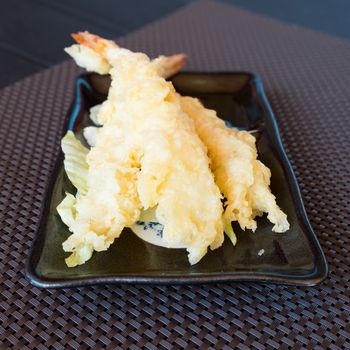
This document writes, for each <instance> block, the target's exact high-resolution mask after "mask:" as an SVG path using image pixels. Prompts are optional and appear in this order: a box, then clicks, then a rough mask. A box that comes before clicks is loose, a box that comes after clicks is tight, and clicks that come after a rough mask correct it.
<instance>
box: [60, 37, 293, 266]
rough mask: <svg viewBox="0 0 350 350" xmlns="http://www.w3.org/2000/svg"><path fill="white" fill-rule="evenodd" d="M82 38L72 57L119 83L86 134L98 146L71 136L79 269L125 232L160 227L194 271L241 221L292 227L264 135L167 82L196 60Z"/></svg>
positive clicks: (73, 245)
mask: <svg viewBox="0 0 350 350" xmlns="http://www.w3.org/2000/svg"><path fill="white" fill-rule="evenodd" d="M73 38H74V39H75V40H76V41H77V44H74V45H72V46H71V47H69V48H67V49H66V52H67V53H68V54H69V55H71V56H72V57H73V59H74V60H75V61H76V63H77V64H78V65H79V66H81V67H83V68H85V69H87V70H88V71H92V72H96V73H99V74H110V76H111V80H112V83H111V86H110V89H109V92H108V98H107V100H106V101H105V102H103V103H102V105H98V106H95V107H93V108H92V110H91V115H90V117H91V119H92V121H93V122H94V123H95V124H96V126H94V127H91V126H90V127H87V128H85V129H84V137H85V139H86V141H87V143H88V144H89V146H90V148H88V147H85V146H84V145H83V144H82V143H81V142H80V141H79V140H78V139H77V138H76V136H75V135H74V133H73V132H72V131H68V132H67V134H66V135H65V136H64V138H63V139H62V150H63V153H64V156H65V160H64V167H65V171H66V174H67V176H68V178H69V179H70V181H71V183H72V184H73V185H74V187H75V188H76V190H77V191H76V193H74V194H73V193H67V194H66V197H65V198H64V200H63V201H62V202H61V203H60V204H59V206H58V207H57V211H58V213H59V215H60V217H61V219H62V221H63V222H64V223H65V224H66V225H67V226H68V228H69V230H70V231H71V233H72V234H71V235H70V236H69V237H68V239H67V240H66V241H65V242H64V243H63V249H64V250H65V251H66V252H70V253H71V255H70V256H69V257H68V258H67V259H66V263H67V265H68V266H69V267H74V266H76V265H80V264H83V263H85V262H86V261H87V260H89V259H90V258H91V256H92V254H93V252H94V251H96V252H99V251H103V250H106V249H108V248H109V246H110V245H111V244H112V243H113V242H114V241H115V240H116V239H117V238H118V237H119V236H120V235H121V233H122V231H123V229H124V228H125V227H129V228H131V229H132V230H133V231H134V232H136V233H137V234H138V235H139V236H140V237H141V238H142V235H143V233H144V234H145V235H146V232H147V230H145V228H147V227H153V228H154V227H155V226H156V227H157V231H158V232H159V236H160V239H161V241H162V243H163V245H164V246H166V247H169V248H179V247H181V248H185V249H186V250H187V252H188V260H189V262H190V264H196V263H197V262H199V261H200V260H201V259H202V258H203V256H204V255H205V254H206V253H207V250H208V248H210V249H217V248H219V247H220V246H221V245H222V243H223V240H224V233H226V234H227V235H228V237H229V238H230V239H231V241H232V243H233V244H234V245H235V244H236V236H235V234H234V232H233V229H232V225H231V223H232V222H238V224H239V225H240V227H241V228H242V229H243V230H246V229H247V230H252V231H255V230H256V228H257V223H256V220H255V219H256V217H257V216H260V215H263V214H264V213H266V214H267V218H268V219H269V221H270V222H271V223H272V224H273V227H272V228H271V229H272V230H273V231H275V232H285V231H287V230H288V229H289V223H288V220H287V216H286V215H285V214H284V213H283V212H282V210H281V209H280V208H279V207H278V205H277V203H276V199H275V197H274V195H273V194H272V193H271V190H270V187H269V185H270V176H271V174H270V170H269V169H268V168H267V167H266V166H265V165H264V164H263V163H262V162H261V161H259V160H258V154H257V149H256V145H255V138H254V136H253V135H251V134H250V133H249V132H247V131H240V130H238V129H236V128H233V127H228V126H227V125H226V124H225V122H224V120H222V119H220V118H219V117H218V116H217V114H216V112H215V111H214V110H210V109H206V108H205V107H204V106H203V105H202V104H201V102H200V101H199V100H198V99H196V98H193V97H187V96H181V95H179V94H178V93H177V92H176V91H175V89H174V87H173V85H172V83H171V82H169V81H167V80H166V78H168V77H170V76H171V75H173V74H175V73H176V72H178V71H179V70H180V69H181V68H182V66H183V65H184V62H185V60H186V55H183V54H179V55H174V56H169V57H165V56H160V57H158V58H156V59H153V60H151V59H150V58H148V57H147V56H146V55H145V54H143V53H134V52H132V51H130V50H127V49H124V48H120V47H119V46H118V45H117V44H116V43H115V42H113V41H110V40H106V39H102V38H100V37H98V36H96V35H93V34H90V33H88V32H81V33H77V34H73ZM140 227H142V229H140ZM145 239H146V238H145ZM146 240H147V239H146ZM115 244H118V242H117V241H116V242H115ZM238 244H239V243H238Z"/></svg>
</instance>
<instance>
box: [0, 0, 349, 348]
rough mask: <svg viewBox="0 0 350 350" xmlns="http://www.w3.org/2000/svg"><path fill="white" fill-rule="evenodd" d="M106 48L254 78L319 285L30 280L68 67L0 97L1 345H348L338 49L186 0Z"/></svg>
mask: <svg viewBox="0 0 350 350" xmlns="http://www.w3.org/2000/svg"><path fill="white" fill-rule="evenodd" d="M118 42H119V43H120V44H121V45H125V46H126V47H128V48H131V49H134V50H140V51H145V52H147V53H149V54H150V55H152V56H155V55H157V54H160V53H164V54H170V53H175V52H187V53H188V54H189V58H190V59H189V63H188V66H187V69H188V70H206V71H213V70H215V71H220V70H247V71H254V72H258V73H259V74H260V75H261V76H262V78H263V81H264V84H265V87H266V91H267V95H268V99H269V100H270V102H271V105H272V108H273V110H274V112H275V114H276V118H277V122H278V125H279V128H280V131H281V135H282V139H283V142H284V145H285V147H286V151H287V153H288V156H289V158H290V160H291V163H292V165H293V168H294V170H295V173H296V176H297V179H298V182H299V185H300V188H301V191H302V195H303V199H304V202H305V206H306V210H307V213H308V216H309V218H310V221H311V224H312V226H313V228H314V231H315V233H316V235H317V236H318V238H319V240H320V243H321V245H322V247H323V249H324V251H325V254H326V257H327V260H328V262H329V264H330V274H329V277H328V279H327V280H326V281H325V282H324V283H322V284H321V285H320V286H317V287H310V288H305V287H303V288H301V287H289V286H274V285H258V284H253V285H252V284H226V285H208V286H172V287H159V286H158V287H152V286H95V287H90V288H76V289H67V290H44V289H39V288H37V287H33V286H31V285H30V284H29V283H28V282H27V281H26V280H25V278H24V275H23V267H24V263H25V259H26V257H27V256H28V253H29V249H30V246H31V244H32V240H33V237H34V235H35V231H36V229H37V227H38V223H39V219H40V209H41V205H42V202H43V198H44V195H45V189H46V186H47V183H48V179H49V176H50V172H51V170H52V167H53V164H54V161H55V158H56V156H57V154H58V151H59V136H60V133H61V130H62V125H63V120H64V116H65V114H66V113H67V110H68V108H69V104H70V102H71V100H72V93H73V83H74V79H75V77H76V75H77V74H78V73H79V69H77V68H76V67H75V65H74V64H73V63H72V62H71V61H67V62H64V63H61V64H58V65H56V66H54V67H52V68H49V69H46V70H43V71H41V72H39V73H37V74H35V75H32V76H30V77H28V78H26V79H24V80H22V81H19V82H17V83H15V84H13V85H11V86H8V87H7V88H5V89H3V90H1V91H0V119H1V129H0V150H1V151H0V157H1V159H0V164H1V166H0V231H1V235H0V268H1V271H2V273H1V276H0V282H1V283H0V292H1V299H0V344H1V343H2V344H3V346H4V348H13V349H46V348H53V349H67V348H77V347H79V346H80V347H81V348H89V347H95V348H98V347H101V346H103V345H104V346H106V347H107V348H116V347H120V348H131V349H137V348H142V347H145V348H148V349H158V348H185V347H189V348H193V347H201V348H216V349H230V348H238V349H265V348H271V349H287V348H295V349H297V348H307V349H346V348H350V341H349V339H350V325H349V319H350V307H349V305H350V295H349V282H350V271H349V265H350V258H349V248H350V238H349V236H350V232H349V227H350V210H349V204H350V181H349V175H348V174H349V169H350V154H349V151H348V150H349V147H350V143H349V130H350V118H349V110H350V102H349V101H350V90H349V85H350V69H349V62H350V43H349V42H347V41H345V40H342V39H339V38H335V37H332V36H328V35H325V34H320V33H317V32H314V31H312V30H308V29H304V28H301V27H298V26H296V25H289V24H286V23H282V22H280V21H276V20H273V19H271V18H268V17H263V16H261V15H258V14H253V13H251V12H247V11H245V10H242V9H240V8H237V7H234V6H231V5H229V4H225V3H220V2H214V1H200V2H193V3H190V4H189V5H188V6H185V7H182V8H180V9H179V10H178V11H177V12H174V13H172V14H170V15H168V16H166V17H164V18H162V19H160V20H158V21H156V22H154V23H152V24H150V25H147V26H146V27H144V28H141V29H139V30H137V31H135V32H133V33H131V34H128V35H126V36H125V37H123V38H121V39H120V40H118ZM0 347H1V346H0Z"/></svg>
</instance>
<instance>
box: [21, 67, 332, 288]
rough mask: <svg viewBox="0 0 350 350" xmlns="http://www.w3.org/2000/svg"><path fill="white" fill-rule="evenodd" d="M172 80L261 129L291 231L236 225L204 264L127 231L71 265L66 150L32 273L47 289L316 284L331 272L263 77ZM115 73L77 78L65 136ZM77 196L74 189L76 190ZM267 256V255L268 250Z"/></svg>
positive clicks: (261, 145) (234, 120) (242, 123)
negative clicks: (62, 214) (62, 213)
mask: <svg viewBox="0 0 350 350" xmlns="http://www.w3.org/2000/svg"><path fill="white" fill-rule="evenodd" d="M172 82H173V84H174V86H175V88H176V89H177V91H178V92H179V93H181V94H182V95H190V96H195V97H198V98H200V99H201V100H202V102H203V103H204V104H205V105H206V106H207V107H209V108H212V109H215V110H216V111H217V112H218V115H219V116H220V117H221V118H223V119H225V120H227V121H229V122H230V123H231V124H232V125H234V126H236V127H239V128H242V129H246V130H258V131H257V132H256V133H255V134H256V137H257V148H258V153H259V159H260V160H262V161H263V162H264V163H265V164H266V165H267V166H268V167H269V168H270V169H271V172H272V178H271V188H272V191H273V193H274V194H275V195H276V197H277V202H278V204H279V205H280V206H281V208H282V209H283V210H284V211H285V212H286V213H287V215H288V219H289V222H290V224H291V228H290V230H289V231H288V232H286V233H283V234H280V233H279V234H278V233H273V232H272V231H271V228H272V225H271V224H270V223H269V222H268V221H267V219H266V218H265V217H263V218H261V219H259V220H258V229H257V230H256V232H255V233H252V232H249V231H245V232H243V231H241V230H240V229H239V227H238V226H237V225H236V226H235V227H234V229H235V232H236V233H237V237H238V244H237V245H236V247H233V246H232V244H231V242H230V241H229V239H228V238H227V237H226V238H225V242H224V244H223V246H222V247H220V248H219V249H216V250H214V251H209V252H208V254H207V255H206V256H205V257H204V258H203V259H202V260H201V261H200V262H199V263H198V264H196V265H194V266H191V265H190V264H189V263H188V260H187V255H186V251H185V250H183V249H166V248H162V247H158V246H154V245H152V244H149V243H146V242H144V241H143V240H141V239H139V238H138V237H137V236H136V235H134V234H133V233H132V232H131V231H130V230H127V229H125V230H124V232H123V233H122V235H121V237H120V238H118V239H117V240H116V241H115V242H114V244H113V245H112V246H111V247H110V248H109V250H108V251H106V252H100V253H94V255H93V257H92V258H91V259H90V260H89V261H88V262H87V263H85V264H84V265H81V266H77V267H74V268H68V267H67V266H66V264H65V262H64V258H65V257H67V254H66V253H65V252H64V251H63V250H62V242H63V241H65V240H66V238H67V237H68V235H69V231H68V229H67V227H66V226H65V225H64V224H63V223H62V221H61V220H60V218H59V216H58V214H57V212H56V207H57V205H58V204H59V203H60V201H61V200H62V199H63V196H64V194H65V192H66V191H68V192H72V191H73V189H72V185H71V184H70V182H69V180H68V179H67V177H66V175H65V174H64V169H63V157H62V154H61V155H60V156H59V159H58V160H57V164H56V167H55V170H54V171H53V174H52V178H51V183H50V185H49V188H48V190H47V195H46V199H45V201H44V203H43V207H42V215H41V223H40V227H39V229H38V232H37V236H36V239H35V242H34V243H33V248H32V251H31V254H30V257H29V259H28V261H27V265H26V277H27V279H28V280H29V281H30V282H31V283H32V284H34V285H36V286H40V287H73V286H86V285H93V284H111V283H119V284H120V283H132V284H137V283H139V284H191V283H212V282H216V283H218V282H265V283H279V284H293V285H315V284H317V283H319V282H321V281H322V280H323V279H324V278H325V277H326V276H327V273H328V265H327V262H326V260H325V257H324V254H323V252H322V249H321V247H320V244H319V242H318V240H317V237H316V236H315V234H314V232H313V231H312V228H311V226H310V223H309V221H308V219H307V216H306V213H305V209H304V206H303V203H302V199H301V195H300V191H299V188H298V185H297V182H296V179H295V176H294V174H293V171H292V168H291V166H290V163H289V161H288V159H287V156H286V154H285V152H284V149H283V146H282V143H281V139H280V136H279V133H278V128H277V124H276V121H275V118H274V116H273V113H272V110H271V108H270V106H269V103H268V101H267V99H266V96H265V94H264V90H263V86H262V83H261V80H260V78H259V77H258V76H257V75H255V74H251V73H245V72H227V73H180V74H178V75H176V76H175V77H173V79H172ZM109 84H110V78H109V76H99V75H97V74H86V75H82V76H80V77H78V78H77V81H76V93H75V98H74V101H73V104H72V107H71V109H70V112H69V114H68V116H67V119H66V125H65V128H64V133H65V132H66V130H67V128H68V129H74V131H75V132H77V133H78V134H79V130H81V129H82V128H83V127H84V126H86V125H88V124H89V123H90V122H89V118H88V109H89V108H90V107H91V106H93V105H95V104H97V103H100V102H102V101H103V100H104V99H106V94H107V91H108V87H109ZM73 193H74V192H73ZM262 249H263V250H264V254H263V255H261V256H260V255H259V254H258V252H259V251H260V250H262Z"/></svg>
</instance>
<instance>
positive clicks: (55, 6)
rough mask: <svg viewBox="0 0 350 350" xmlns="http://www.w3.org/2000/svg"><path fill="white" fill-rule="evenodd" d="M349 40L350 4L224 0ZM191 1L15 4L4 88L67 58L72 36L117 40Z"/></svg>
mask: <svg viewBox="0 0 350 350" xmlns="http://www.w3.org/2000/svg"><path fill="white" fill-rule="evenodd" d="M223 1H225V2H228V3H231V4H233V5H237V6H240V7H242V8H246V9H248V10H251V11H254V12H257V13H261V14H265V15H268V16H270V17H274V18H277V19H279V20H282V21H287V22H291V23H295V24H298V25H302V26H305V27H309V28H311V29H315V30H318V31H321V32H325V33H328V34H331V35H335V36H338V37H342V38H346V39H350V0H332V1H331V0H293V1H281V0H223ZM191 2H192V1H191V0H147V1H146V0H127V1H124V0H123V1H122V0H11V1H2V3H1V11H0V88H1V87H4V86H6V85H8V84H10V83H12V82H14V81H16V80H18V79H21V78H23V77H25V76H27V75H29V74H31V73H34V72H36V71H38V70H41V69H42V68H46V67H49V66H51V65H53V64H55V63H58V62H60V61H62V60H63V59H65V58H66V55H65V53H64V52H63V47H65V46H67V45H69V44H70V43H71V42H72V41H71V40H70V33H71V32H74V31H78V30H85V29H87V30H89V31H91V32H95V33H98V34H100V35H102V36H106V37H113V38H115V37H118V36H121V35H125V34H127V33H128V32H130V31H132V30H134V29H136V28H139V27H141V26H143V25H145V24H147V23H149V22H152V21H154V20H156V19H158V18H161V17H163V16H165V15H167V14H169V13H171V12H173V11H175V10H176V9H178V8H180V7H182V6H185V5H186V4H189V3H191Z"/></svg>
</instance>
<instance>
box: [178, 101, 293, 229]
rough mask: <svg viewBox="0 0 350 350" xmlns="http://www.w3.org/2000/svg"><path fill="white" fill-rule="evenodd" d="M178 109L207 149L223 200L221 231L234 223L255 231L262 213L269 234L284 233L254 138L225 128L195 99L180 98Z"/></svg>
mask: <svg viewBox="0 0 350 350" xmlns="http://www.w3.org/2000/svg"><path fill="white" fill-rule="evenodd" d="M181 107H182V109H183V111H184V112H185V113H187V115H188V116H189V117H190V118H191V119H192V120H193V121H194V123H195V127H196V130H197V133H198V135H199V136H200V138H201V139H202V141H203V142H204V144H205V145H206V146H207V148H208V154H209V158H210V159H211V169H212V171H213V173H214V175H215V181H216V183H217V185H218V186H219V188H220V190H221V192H222V193H223V195H224V197H225V198H226V203H225V204H226V208H225V212H224V222H225V227H227V226H228V225H230V223H231V221H238V223H239V225H240V226H241V228H242V229H243V230H244V229H251V230H253V231H255V229H256V221H255V220H254V219H255V217H256V216H257V215H261V214H262V213H264V212H265V213H267V214H268V216H267V217H268V219H269V220H270V221H271V222H272V223H273V224H274V226H273V231H276V232H285V231H287V230H288V229H289V223H288V221H287V216H286V215H285V214H284V213H283V212H282V211H281V209H280V208H279V207H278V206H277V204H276V200H275V197H274V195H273V194H272V193H271V190H270V188H269V185H270V177H271V173H270V170H269V169H268V168H267V167H266V166H264V164H262V163H261V162H260V161H259V160H257V150H256V146H255V138H254V137H253V136H252V135H250V134H249V133H248V132H246V131H239V130H237V129H234V128H228V127H227V126H226V125H225V122H224V121H223V120H222V119H220V118H218V117H217V115H216V112H215V111H213V110H209V109H206V108H204V107H203V105H202V104H201V103H200V102H199V101H198V100H197V99H195V98H192V97H182V98H181Z"/></svg>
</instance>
